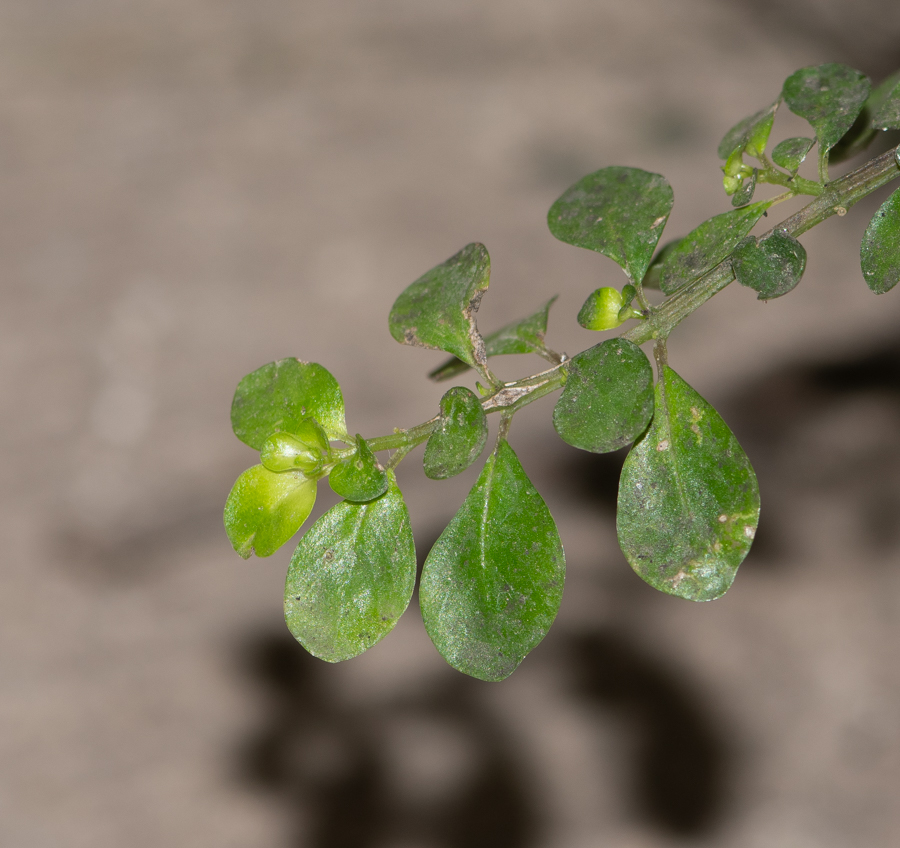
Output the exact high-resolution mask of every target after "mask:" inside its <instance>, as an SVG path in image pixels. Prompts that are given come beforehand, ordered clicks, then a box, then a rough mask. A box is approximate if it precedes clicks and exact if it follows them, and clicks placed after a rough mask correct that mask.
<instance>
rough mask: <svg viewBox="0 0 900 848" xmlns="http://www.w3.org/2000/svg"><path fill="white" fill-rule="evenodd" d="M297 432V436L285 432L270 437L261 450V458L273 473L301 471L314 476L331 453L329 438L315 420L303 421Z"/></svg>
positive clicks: (296, 427) (306, 419) (296, 429)
mask: <svg viewBox="0 0 900 848" xmlns="http://www.w3.org/2000/svg"><path fill="white" fill-rule="evenodd" d="M294 430H295V432H293V433H285V432H283V431H282V432H278V433H273V434H272V435H271V436H269V438H268V439H266V441H265V442H264V443H263V446H262V448H261V449H260V452H259V458H260V460H261V461H262V464H263V465H264V466H265V467H266V468H268V469H269V471H289V470H297V471H302V472H303V473H304V474H306V475H308V476H310V477H313V476H315V475H316V474H317V472H319V471H320V470H321V468H322V465H323V463H324V460H325V458H326V457H327V456H328V455H329V453H330V446H329V444H328V436H327V435H326V434H325V431H324V430H323V429H322V427H321V425H320V424H319V422H318V421H316V420H315V419H313V418H304V419H302V420H301V421H300V422H299V424H298V425H296V426H295V428H294Z"/></svg>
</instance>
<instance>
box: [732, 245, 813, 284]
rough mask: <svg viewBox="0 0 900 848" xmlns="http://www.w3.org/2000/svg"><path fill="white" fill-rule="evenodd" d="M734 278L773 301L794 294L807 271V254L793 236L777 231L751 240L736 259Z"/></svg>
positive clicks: (743, 246)
mask: <svg viewBox="0 0 900 848" xmlns="http://www.w3.org/2000/svg"><path fill="white" fill-rule="evenodd" d="M732 267H733V268H734V276H735V277H736V278H737V281H738V282H739V283H740V284H741V285H742V286H747V287H748V288H751V289H753V290H754V291H757V292H759V297H758V300H772V298H775V297H781V296H782V295H784V294H787V293H788V292H789V291H791V290H792V289H793V288H794V287H795V286H796V285H797V283H799V282H800V278H801V277H802V276H803V271H804V269H805V268H806V251H805V250H804V248H803V245H802V244H800V242H799V241H797V239H795V238H794V237H793V236H791V235H788V234H787V233H785V232H783V231H781V230H775V232H773V233H769V235H767V236H763V238H761V239H759V241H757V240H756V239H755V238H752V237H750V238H748V239H746V241H745V242H744V243H743V244H742V245H739V246H738V247H737V249H736V250H735V251H734V254H733V256H732Z"/></svg>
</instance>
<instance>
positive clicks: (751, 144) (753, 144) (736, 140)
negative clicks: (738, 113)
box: [717, 97, 781, 159]
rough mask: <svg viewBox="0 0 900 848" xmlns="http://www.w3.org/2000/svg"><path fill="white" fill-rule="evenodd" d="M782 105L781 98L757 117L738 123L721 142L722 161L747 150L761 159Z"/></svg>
mask: <svg viewBox="0 0 900 848" xmlns="http://www.w3.org/2000/svg"><path fill="white" fill-rule="evenodd" d="M780 103H781V98H780V97H779V98H778V100H776V101H775V102H774V103H773V104H772V105H771V106H766V108H765V109H760V110H759V112H757V113H756V114H755V115H751V116H750V117H749V118H744V119H743V120H742V121H738V123H736V124H735V125H734V126H733V127H732V128H731V129H730V130H728V132H727V133H725V137H724V138H723V139H722V140H721V141H720V142H719V148H718V151H717V152H718V154H719V158H720V159H728V158H729V157H730V156H731V155H732V154H733V153H735V152H740V153H743V152H744V151H745V150H746V151H747V153H749V154H750V155H751V156H754V157H759V156H760V155H762V154H763V153H764V152H765V149H766V143H767V142H768V140H769V133H770V132H771V131H772V123H773V121H774V120H775V113H776V112H777V111H778V106H779V104H780Z"/></svg>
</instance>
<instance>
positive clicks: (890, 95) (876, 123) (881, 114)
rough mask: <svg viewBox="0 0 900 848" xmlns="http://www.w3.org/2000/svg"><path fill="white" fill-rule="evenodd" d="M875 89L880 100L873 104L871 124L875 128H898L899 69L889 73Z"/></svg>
mask: <svg viewBox="0 0 900 848" xmlns="http://www.w3.org/2000/svg"><path fill="white" fill-rule="evenodd" d="M876 91H877V92H878V94H879V95H880V97H881V100H880V102H879V103H878V104H877V106H873V113H874V114H873V116H872V126H873V127H874V128H875V129H876V130H900V71H898V72H897V73H895V74H891V76H890V77H888V78H887V79H886V80H885V81H884V82H883V83H882V84H881V85H880V86H878V88H877V89H876ZM873 93H874V92H873Z"/></svg>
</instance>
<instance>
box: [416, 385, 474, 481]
mask: <svg viewBox="0 0 900 848" xmlns="http://www.w3.org/2000/svg"><path fill="white" fill-rule="evenodd" d="M487 435H488V426H487V416H486V415H485V414H484V409H483V408H482V406H481V402H480V401H479V400H478V398H477V397H476V396H475V394H474V393H473V392H472V391H470V390H469V389H467V388H464V387H463V386H454V387H453V388H452V389H450V391H448V392H447V393H446V394H445V395H444V396H443V397H442V398H441V417H440V420H439V422H438V426H437V429H436V430H435V431H434V432H433V433H432V434H431V436H430V437H429V439H428V444H426V445H425V475H426V476H427V477H430V478H431V479H432V480H446V479H447V478H448V477H453V476H455V475H456V474H459V473H460V472H461V471H465V470H466V469H467V468H468V467H469V466H470V465H471V464H472V463H473V462H475V460H476V459H478V457H479V456H481V452H482V451H483V450H484V445H485V442H487Z"/></svg>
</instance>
